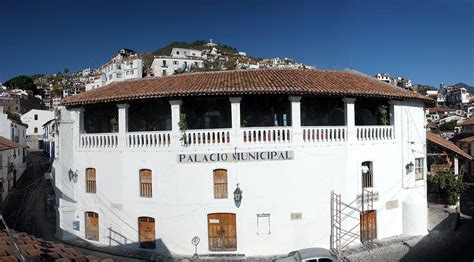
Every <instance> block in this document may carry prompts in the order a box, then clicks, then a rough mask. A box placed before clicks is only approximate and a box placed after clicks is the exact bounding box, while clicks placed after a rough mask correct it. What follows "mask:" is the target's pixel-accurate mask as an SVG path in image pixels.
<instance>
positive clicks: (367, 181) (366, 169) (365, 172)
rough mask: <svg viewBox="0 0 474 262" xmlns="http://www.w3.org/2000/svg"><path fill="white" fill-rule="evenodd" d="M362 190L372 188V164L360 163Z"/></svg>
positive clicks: (369, 162) (368, 162) (367, 162)
mask: <svg viewBox="0 0 474 262" xmlns="http://www.w3.org/2000/svg"><path fill="white" fill-rule="evenodd" d="M361 170H362V188H368V187H373V179H374V177H373V174H372V172H373V171H372V162H371V161H365V162H362V168H361Z"/></svg>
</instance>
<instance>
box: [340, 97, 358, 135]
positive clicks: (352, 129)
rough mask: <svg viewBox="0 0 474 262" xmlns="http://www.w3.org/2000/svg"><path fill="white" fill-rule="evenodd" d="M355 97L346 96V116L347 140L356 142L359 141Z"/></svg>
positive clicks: (344, 99)
mask: <svg viewBox="0 0 474 262" xmlns="http://www.w3.org/2000/svg"><path fill="white" fill-rule="evenodd" d="M355 100H356V99H355V98H349V97H345V98H343V101H344V118H345V122H346V128H347V142H348V143H354V142H356V141H357V130H356V126H355V106H354V105H355Z"/></svg>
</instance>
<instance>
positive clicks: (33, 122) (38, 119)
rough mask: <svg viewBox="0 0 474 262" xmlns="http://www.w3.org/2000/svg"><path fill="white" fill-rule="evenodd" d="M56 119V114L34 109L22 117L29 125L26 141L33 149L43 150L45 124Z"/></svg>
mask: <svg viewBox="0 0 474 262" xmlns="http://www.w3.org/2000/svg"><path fill="white" fill-rule="evenodd" d="M53 118H54V112H53V111H49V110H38V109H32V110H30V111H28V112H26V113H25V114H24V115H22V116H21V121H22V122H24V123H26V124H27V125H28V129H27V130H26V139H27V141H28V142H27V143H28V146H29V147H30V148H32V149H43V134H44V133H43V132H44V130H43V124H44V123H46V122H47V121H49V120H51V119H53Z"/></svg>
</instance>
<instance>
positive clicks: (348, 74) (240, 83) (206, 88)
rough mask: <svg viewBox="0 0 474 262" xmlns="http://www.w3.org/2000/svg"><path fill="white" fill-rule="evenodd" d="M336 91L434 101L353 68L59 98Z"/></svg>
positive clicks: (177, 81) (204, 78)
mask: <svg viewBox="0 0 474 262" xmlns="http://www.w3.org/2000/svg"><path fill="white" fill-rule="evenodd" d="M249 94H287V95H338V96H354V97H379V98H388V99H402V100H404V99H411V100H419V101H423V102H427V103H433V101H434V100H432V99H431V98H428V97H426V96H423V95H421V94H418V93H416V92H412V91H408V90H405V89H403V88H400V87H397V86H394V85H390V84H387V83H384V82H382V81H378V80H376V79H375V78H372V77H369V76H367V75H363V74H361V73H356V72H353V71H328V70H313V69H311V70H310V69H256V70H240V71H239V70H234V71H219V72H202V73H189V74H179V75H172V76H165V77H154V78H143V79H135V80H126V81H121V82H114V83H111V84H109V85H106V86H103V87H100V88H97V89H94V90H90V91H88V92H84V93H81V94H77V95H74V96H70V97H67V98H65V99H63V101H62V104H63V105H66V106H74V105H84V104H93V103H99V102H119V101H127V100H136V99H144V98H157V97H180V96H208V95H249Z"/></svg>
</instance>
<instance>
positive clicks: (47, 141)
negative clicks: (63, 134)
mask: <svg viewBox="0 0 474 262" xmlns="http://www.w3.org/2000/svg"><path fill="white" fill-rule="evenodd" d="M56 127H57V125H56V119H54V118H53V119H51V120H49V121H47V122H46V123H44V124H43V152H44V153H45V155H46V156H48V158H49V159H50V160H52V159H54V157H55V156H56Z"/></svg>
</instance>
